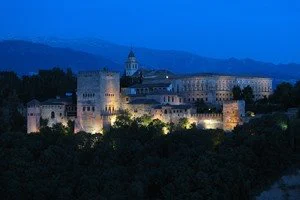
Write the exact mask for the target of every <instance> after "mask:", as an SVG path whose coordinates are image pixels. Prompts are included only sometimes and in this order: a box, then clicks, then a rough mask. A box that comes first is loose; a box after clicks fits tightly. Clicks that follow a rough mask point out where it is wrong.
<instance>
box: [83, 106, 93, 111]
mask: <svg viewBox="0 0 300 200" xmlns="http://www.w3.org/2000/svg"><path fill="white" fill-rule="evenodd" d="M82 111H83V112H85V111H88V112H89V111H92V112H94V111H95V107H94V106H91V107H90V106H86V107H85V106H83V107H82Z"/></svg>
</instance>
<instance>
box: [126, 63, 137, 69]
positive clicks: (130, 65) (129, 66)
mask: <svg viewBox="0 0 300 200" xmlns="http://www.w3.org/2000/svg"><path fill="white" fill-rule="evenodd" d="M131 68H132V69H137V68H138V65H137V64H128V65H127V69H131Z"/></svg>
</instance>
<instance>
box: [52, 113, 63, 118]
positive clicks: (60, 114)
mask: <svg viewBox="0 0 300 200" xmlns="http://www.w3.org/2000/svg"><path fill="white" fill-rule="evenodd" d="M62 115H63V114H62V113H59V116H60V117H62ZM54 118H55V112H54V111H52V112H51V119H54Z"/></svg>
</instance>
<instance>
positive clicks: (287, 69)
mask: <svg viewBox="0 0 300 200" xmlns="http://www.w3.org/2000/svg"><path fill="white" fill-rule="evenodd" d="M34 41H36V42H41V43H45V44H48V45H51V46H57V47H68V48H72V49H76V50H80V51H85V52H88V53H92V54H97V55H101V56H103V57H105V58H107V59H109V60H113V61H115V62H116V63H118V64H119V65H120V66H123V63H124V61H125V59H126V56H127V54H128V52H129V50H130V47H128V46H122V45H117V44H113V43H110V42H106V41H103V40H100V39H77V40H75V39H72V40H66V39H58V38H35V39H34ZM134 52H135V54H136V56H137V59H138V61H139V62H140V63H141V64H142V65H144V66H146V67H148V68H154V69H167V70H170V71H173V72H176V73H194V72H213V73H226V74H234V75H257V76H268V77H273V78H276V79H278V80H291V81H293V80H299V79H300V64H278V65H276V64H272V63H266V62H260V61H255V60H252V59H235V58H229V59H214V58H207V57H202V56H199V55H196V54H192V53H188V52H184V51H174V50H154V49H148V48H140V47H135V48H134Z"/></svg>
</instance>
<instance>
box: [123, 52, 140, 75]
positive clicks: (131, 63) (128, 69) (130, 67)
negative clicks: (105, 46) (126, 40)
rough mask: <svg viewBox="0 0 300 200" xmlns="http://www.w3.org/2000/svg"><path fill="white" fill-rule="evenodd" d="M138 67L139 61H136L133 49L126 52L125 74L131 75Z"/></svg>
mask: <svg viewBox="0 0 300 200" xmlns="http://www.w3.org/2000/svg"><path fill="white" fill-rule="evenodd" d="M138 69H139V63H138V62H137V60H136V58H135V55H134V53H133V51H132V50H131V51H130V52H129V54H128V59H127V61H126V62H125V74H126V76H132V75H133V74H134V73H135V72H136V71H137V70H138Z"/></svg>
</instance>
